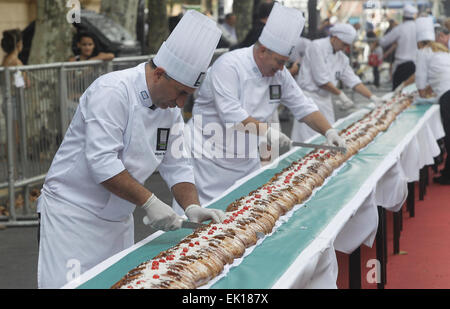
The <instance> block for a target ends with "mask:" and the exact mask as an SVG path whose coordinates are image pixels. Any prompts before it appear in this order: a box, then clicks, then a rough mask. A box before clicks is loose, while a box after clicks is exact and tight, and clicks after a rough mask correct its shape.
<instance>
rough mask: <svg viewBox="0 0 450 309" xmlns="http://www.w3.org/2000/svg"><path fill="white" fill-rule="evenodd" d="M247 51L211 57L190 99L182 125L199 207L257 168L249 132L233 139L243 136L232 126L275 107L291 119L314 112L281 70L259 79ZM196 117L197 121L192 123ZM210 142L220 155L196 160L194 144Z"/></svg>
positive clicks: (267, 115) (264, 115)
mask: <svg viewBox="0 0 450 309" xmlns="http://www.w3.org/2000/svg"><path fill="white" fill-rule="evenodd" d="M253 48H254V46H251V47H248V48H242V49H237V50H234V51H231V52H229V53H226V54H224V55H222V56H221V57H220V58H219V59H217V60H216V61H215V63H214V64H213V65H212V67H211V68H210V69H209V70H208V73H207V76H206V78H205V81H204V83H203V84H202V86H201V87H200V89H199V91H198V97H197V99H196V100H195V104H194V108H193V118H192V119H191V120H190V121H189V122H188V125H189V127H190V131H191V134H190V136H191V141H194V143H193V144H190V147H191V154H192V155H191V160H192V165H193V167H194V175H195V183H196V186H197V189H198V191H199V197H200V202H201V203H202V204H204V203H207V202H209V201H211V200H212V199H214V198H215V197H217V196H219V195H220V194H222V193H223V192H224V191H225V190H226V189H228V188H229V187H230V186H232V185H233V184H234V183H235V182H236V181H237V180H239V179H241V178H242V177H244V176H246V175H248V174H250V173H251V172H253V171H255V170H257V169H259V168H260V167H261V164H260V158H259V156H258V155H257V154H256V153H257V152H258V151H257V149H255V148H257V146H256V147H253V146H254V145H255V144H254V143H250V142H249V140H248V135H249V134H247V139H245V138H243V139H241V137H242V136H241V137H240V136H239V135H240V134H244V133H241V132H237V131H236V130H235V129H234V128H233V125H235V124H238V123H241V122H242V121H243V120H245V119H247V118H248V117H252V118H254V119H256V120H258V121H261V122H267V120H268V119H269V118H270V117H271V116H272V114H273V113H274V111H275V110H276V109H277V108H278V106H279V105H280V104H284V105H285V106H286V107H287V108H289V109H290V110H291V112H292V113H293V115H294V117H295V119H297V120H301V119H302V118H304V117H306V116H307V115H309V114H311V113H313V112H316V111H317V110H318V109H317V106H316V105H315V104H314V102H313V101H311V100H310V99H309V98H307V97H306V96H305V95H304V94H303V92H302V90H301V89H300V88H299V87H298V85H297V83H296V82H295V80H294V79H293V77H292V75H291V74H290V73H289V71H288V70H287V69H286V67H284V69H283V70H281V71H278V72H277V73H276V74H275V75H274V76H273V77H263V76H262V74H261V72H260V70H259V68H258V66H257V64H256V62H255V60H254V56H253ZM199 116H201V119H202V121H201V123H199V122H197V121H195V119H196V117H199ZM209 124H216V125H217V128H218V129H221V130H222V131H223V132H225V134H223V136H220V135H219V136H218V135H217V134H214V132H212V131H210V130H205V129H206V128H207V127H208V125H209ZM219 131H220V130H219ZM244 135H245V134H244ZM211 139H213V140H215V142H216V146H218V147H220V148H221V149H220V150H221V151H223V152H222V153H223V154H224V156H223V157H220V156H210V155H208V156H205V155H203V156H201V157H200V158H198V156H197V157H196V155H195V153H194V150H193V149H194V148H195V144H197V145H198V143H202V144H204V143H205V142H207V141H211ZM240 140H245V147H243V143H241V144H238V143H239V142H238V141H240ZM249 145H250V146H249ZM247 147H252V149H247ZM241 150H242V151H241ZM244 152H245V153H244ZM255 154H256V155H255ZM178 211H180V209H178Z"/></svg>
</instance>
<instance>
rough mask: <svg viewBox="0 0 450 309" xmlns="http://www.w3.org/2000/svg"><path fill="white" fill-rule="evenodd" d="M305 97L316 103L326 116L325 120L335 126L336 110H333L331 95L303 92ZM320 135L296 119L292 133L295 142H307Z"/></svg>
mask: <svg viewBox="0 0 450 309" xmlns="http://www.w3.org/2000/svg"><path fill="white" fill-rule="evenodd" d="M303 92H304V93H305V95H306V96H307V97H309V98H311V99H312V100H313V101H314V103H316V105H317V107H318V108H319V111H320V112H321V113H322V115H324V116H325V118H326V119H327V120H328V122H329V123H330V124H331V125H333V123H334V122H335V118H334V108H333V100H332V96H331V94H330V93H327V94H323V95H321V94H319V93H314V92H309V91H303ZM316 134H318V132H316V131H314V130H313V129H311V128H310V127H309V126H308V125H307V124H305V123H303V122H300V121H296V120H295V119H294V125H293V126H292V133H291V139H292V141H294V142H305V141H307V140H308V139H310V138H311V137H313V136H314V135H316Z"/></svg>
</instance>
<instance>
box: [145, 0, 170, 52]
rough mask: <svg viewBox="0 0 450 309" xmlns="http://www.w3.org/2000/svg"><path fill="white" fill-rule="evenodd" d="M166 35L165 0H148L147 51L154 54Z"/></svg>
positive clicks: (167, 33) (167, 25) (167, 28)
mask: <svg viewBox="0 0 450 309" xmlns="http://www.w3.org/2000/svg"><path fill="white" fill-rule="evenodd" d="M168 36H169V22H168V19H167V0H149V1H148V51H147V53H150V54H156V53H157V52H158V50H159V47H160V46H161V44H162V43H163V42H164V41H165V40H166V39H167V37H168Z"/></svg>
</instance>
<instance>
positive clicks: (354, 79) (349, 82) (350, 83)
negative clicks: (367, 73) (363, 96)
mask: <svg viewBox="0 0 450 309" xmlns="http://www.w3.org/2000/svg"><path fill="white" fill-rule="evenodd" d="M344 57H345V58H344V59H345V60H344V61H345V62H346V64H345V66H344V70H343V71H342V73H341V78H340V79H341V80H342V82H343V83H344V84H345V86H347V87H349V88H351V89H353V87H355V86H356V85H358V84H361V83H362V82H361V79H360V78H359V76H358V75H356V74H355V72H354V71H353V69H352V67H351V66H350V61H349V60H348V58H347V56H344Z"/></svg>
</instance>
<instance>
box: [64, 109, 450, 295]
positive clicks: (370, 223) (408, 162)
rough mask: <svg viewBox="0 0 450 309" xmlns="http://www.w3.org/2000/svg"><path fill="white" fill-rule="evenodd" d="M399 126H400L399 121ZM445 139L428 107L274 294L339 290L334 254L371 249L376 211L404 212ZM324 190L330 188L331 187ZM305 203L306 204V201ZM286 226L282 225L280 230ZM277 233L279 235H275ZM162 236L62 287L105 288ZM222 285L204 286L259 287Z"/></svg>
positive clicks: (303, 253) (273, 285) (435, 114)
mask: <svg viewBox="0 0 450 309" xmlns="http://www.w3.org/2000/svg"><path fill="white" fill-rule="evenodd" d="M365 113H367V110H366V111H359V112H356V113H353V114H352V115H349V116H348V117H346V118H345V119H341V120H340V121H338V123H337V124H336V125H339V124H341V123H344V122H345V121H348V120H349V119H352V118H355V117H360V116H361V115H363V114H365ZM396 121H402V120H401V117H400V118H399V119H398V120H396ZM443 136H444V131H443V128H442V124H441V121H440V114H439V106H438V105H435V106H432V107H430V108H429V109H428V110H427V111H426V112H425V113H424V114H423V115H422V116H421V117H420V120H419V121H418V122H417V123H415V125H414V128H413V129H412V130H410V131H409V132H408V133H407V134H405V135H404V136H403V137H402V139H401V142H399V143H398V144H397V145H396V146H395V147H394V148H393V149H392V150H391V151H389V153H388V154H387V155H385V156H384V157H383V161H382V163H381V164H379V165H378V167H377V168H376V169H375V170H374V171H373V172H372V173H371V175H370V177H368V178H367V179H366V181H365V182H364V183H362V184H359V185H360V186H359V190H358V191H357V192H356V194H354V195H353V196H352V198H351V199H350V200H348V201H347V202H346V203H345V205H343V206H342V207H341V209H340V211H339V212H337V213H336V214H335V215H334V216H333V217H332V219H331V220H330V221H329V222H328V224H326V226H324V228H323V229H322V230H321V232H320V233H319V234H318V235H317V236H315V237H314V239H313V240H312V241H311V242H310V243H309V244H307V246H306V247H305V248H304V249H303V250H301V252H300V253H299V254H298V256H297V257H296V258H295V259H294V260H293V261H291V262H290V264H289V266H288V267H287V268H286V269H284V271H282V273H281V274H279V276H277V277H278V278H271V281H270V282H268V283H267V284H268V286H269V287H271V288H275V289H282V288H283V289H284V288H336V279H337V273H338V267H337V260H336V255H335V250H338V251H341V252H344V253H351V252H353V251H354V250H355V249H356V248H358V247H359V246H360V245H361V244H365V245H367V246H372V244H373V241H374V238H375V234H376V231H377V226H378V213H377V206H383V207H384V208H386V209H388V210H391V211H398V210H399V209H400V207H401V206H402V204H403V202H404V200H405V198H406V194H407V188H406V183H407V182H411V181H416V180H418V177H419V174H418V171H419V170H420V169H421V168H422V167H423V166H424V165H428V164H432V163H433V158H434V157H435V156H437V155H438V154H439V148H438V146H437V143H436V140H438V139H440V138H442V137H443ZM295 151H296V149H292V150H291V151H290V152H288V153H286V154H284V155H283V156H281V157H280V158H279V159H278V160H277V161H275V162H273V163H272V164H270V165H268V166H265V167H264V168H262V169H260V170H258V171H257V172H255V173H253V174H252V175H248V176H247V177H245V178H243V179H241V180H240V181H238V182H237V183H236V184H235V185H234V186H233V187H231V188H230V189H229V190H227V191H226V192H224V193H223V195H222V196H221V197H218V198H217V199H216V200H215V201H212V202H211V203H210V204H214V203H215V202H216V201H219V200H220V199H221V198H222V197H223V196H227V195H228V194H230V193H232V192H233V191H234V190H236V189H237V188H239V187H240V186H242V185H243V184H245V183H246V182H247V181H249V180H251V179H253V178H254V177H257V176H258V175H261V174H263V173H264V172H265V171H267V170H270V169H271V168H273V167H274V166H276V165H277V164H278V162H279V161H281V160H283V159H285V158H287V157H289V156H290V155H292V154H293V153H295ZM369 155H370V152H369ZM345 164H347V163H345ZM345 164H344V165H345ZM350 164H351V163H350ZM341 168H342V167H341ZM344 168H345V167H344ZM336 173H339V171H336ZM324 186H325V187H326V186H327V184H325V185H324ZM393 188H395V189H393ZM313 198H314V197H313ZM305 204H306V205H308V202H306V203H305ZM303 206H305V205H299V206H298V207H297V208H296V209H300V208H302V207H303ZM289 216H292V217H293V218H295V217H296V216H298V213H297V212H292V213H290V214H289V215H288V216H287V217H286V218H284V219H283V220H286V221H287V222H289V221H288V220H291V219H289ZM282 227H283V225H281V228H282ZM300 229H302V227H300ZM307 229H308V227H305V232H307ZM274 233H277V231H275V232H274ZM280 233H281V232H280ZM163 234H164V233H162V232H157V233H154V234H152V235H151V236H149V237H148V238H146V239H144V240H143V241H141V242H139V243H137V244H135V245H134V246H132V247H131V248H129V249H127V250H124V251H123V252H120V253H119V254H117V255H115V256H113V257H111V258H109V259H107V260H105V261H104V262H102V263H101V264H99V265H97V266H96V267H94V268H93V269H91V270H89V271H87V272H86V273H84V274H82V275H81V276H80V277H79V278H78V279H76V280H74V281H72V282H70V283H68V284H67V285H66V286H65V287H64V288H105V287H106V286H104V282H102V283H100V282H101V281H102V280H100V279H98V282H99V283H98V284H97V283H96V281H97V278H98V277H101V275H102V273H104V272H108V271H111V270H110V268H111V267H113V266H114V265H116V264H120V263H122V260H123V259H124V258H126V257H127V256H128V255H130V254H133V253H134V252H136V251H138V250H140V249H142V248H143V247H144V246H147V245H151V244H152V241H153V242H155V241H157V240H158V237H160V236H161V235H163ZM274 235H276V234H274ZM270 237H271V236H266V238H265V239H264V240H261V241H260V242H259V243H258V244H257V246H255V247H254V248H250V249H249V250H248V252H247V254H248V258H251V257H252V254H253V253H252V252H253V250H255V255H257V253H256V252H257V251H258V250H259V247H264V246H265V243H266V239H267V240H268V241H270ZM149 258H151V256H150V257H149ZM246 259H247V257H246V258H244V259H239V260H238V261H236V263H235V265H233V267H231V268H230V269H231V270H233V269H237V270H238V271H234V272H231V271H230V272H228V268H227V271H226V272H225V273H224V275H223V276H222V277H223V278H224V280H225V281H226V280H228V279H230V278H232V277H233V276H236V274H235V273H236V272H239V269H240V267H241V266H239V264H241V263H242V264H245V261H246ZM244 267H247V266H244ZM222 277H220V278H222ZM220 278H218V279H220ZM224 280H222V281H220V280H216V281H214V282H213V283H211V284H209V285H207V286H205V288H210V287H211V288H223V287H224V286H225V288H228V287H230V286H231V287H236V288H240V287H244V288H259V286H252V283H251V280H249V282H247V284H248V285H249V286H247V285H246V283H245V282H244V283H242V286H235V285H234V281H233V280H232V279H230V280H229V281H230V283H229V284H228V285H227V284H223V281H224ZM241 281H242V280H239V281H236V282H241ZM253 284H254V283H253Z"/></svg>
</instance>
